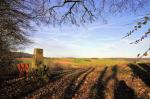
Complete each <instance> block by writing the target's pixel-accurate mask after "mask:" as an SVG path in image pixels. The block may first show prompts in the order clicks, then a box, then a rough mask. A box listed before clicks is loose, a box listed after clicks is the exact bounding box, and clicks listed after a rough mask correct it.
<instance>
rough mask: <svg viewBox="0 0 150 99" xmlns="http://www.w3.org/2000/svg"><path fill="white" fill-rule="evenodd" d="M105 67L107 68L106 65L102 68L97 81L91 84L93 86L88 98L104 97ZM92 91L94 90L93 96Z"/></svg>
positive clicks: (100, 98)
mask: <svg viewBox="0 0 150 99" xmlns="http://www.w3.org/2000/svg"><path fill="white" fill-rule="evenodd" d="M107 69H108V67H105V68H104V70H103V71H102V72H101V74H100V75H99V77H98V81H97V83H95V84H94V85H93V87H92V88H91V92H90V96H89V98H92V99H103V98H104V89H105V87H104V85H103V78H104V77H105V75H106V71H107ZM93 92H95V93H94V94H95V95H94V96H93Z"/></svg>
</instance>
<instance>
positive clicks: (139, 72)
mask: <svg viewBox="0 0 150 99" xmlns="http://www.w3.org/2000/svg"><path fill="white" fill-rule="evenodd" d="M129 67H130V68H131V70H132V72H133V73H134V75H136V76H138V77H139V78H140V79H141V80H142V81H143V82H144V83H145V84H146V85H147V86H149V87H150V73H149V72H147V71H145V70H143V69H141V68H140V67H139V66H138V65H135V64H129Z"/></svg>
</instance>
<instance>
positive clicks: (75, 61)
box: [21, 58, 150, 66]
mask: <svg viewBox="0 0 150 99" xmlns="http://www.w3.org/2000/svg"><path fill="white" fill-rule="evenodd" d="M21 61H22V62H23V63H29V64H30V65H32V59H31V58H27V59H21ZM133 62H135V59H128V58H127V59H123V58H117V59H115V58H45V59H44V64H45V65H47V66H50V65H52V64H54V63H60V64H63V65H71V66H103V65H107V66H111V65H121V64H128V63H133ZM138 62H140V63H141V62H142V63H143V62H150V60H148V59H142V60H139V61H138Z"/></svg>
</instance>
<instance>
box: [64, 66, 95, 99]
mask: <svg viewBox="0 0 150 99" xmlns="http://www.w3.org/2000/svg"><path fill="white" fill-rule="evenodd" d="M93 70H94V68H91V69H90V70H89V71H87V73H86V74H85V75H84V76H83V78H82V79H81V81H80V82H79V84H77V85H76V83H75V79H74V80H73V81H72V82H71V83H70V84H69V86H68V87H67V88H66V90H65V93H64V97H63V99H72V97H73V96H74V95H75V93H76V92H77V91H78V90H79V88H80V87H81V85H82V84H83V83H84V81H85V79H86V77H87V76H88V75H89V74H90V73H91V72H92V71H93Z"/></svg>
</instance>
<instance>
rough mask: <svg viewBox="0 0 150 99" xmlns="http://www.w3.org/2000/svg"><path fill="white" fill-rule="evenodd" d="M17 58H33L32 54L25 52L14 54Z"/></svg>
mask: <svg viewBox="0 0 150 99" xmlns="http://www.w3.org/2000/svg"><path fill="white" fill-rule="evenodd" d="M13 55H14V56H15V58H32V54H29V53H23V52H13Z"/></svg>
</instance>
